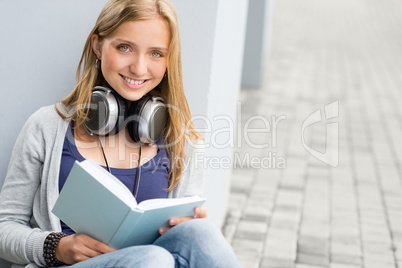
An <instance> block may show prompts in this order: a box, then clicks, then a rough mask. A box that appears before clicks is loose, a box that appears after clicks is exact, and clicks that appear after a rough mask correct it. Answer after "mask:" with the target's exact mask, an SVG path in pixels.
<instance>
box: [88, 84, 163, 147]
mask: <svg viewBox="0 0 402 268" xmlns="http://www.w3.org/2000/svg"><path fill="white" fill-rule="evenodd" d="M166 121H167V107H166V104H165V102H164V100H163V99H162V98H160V97H153V96H151V95H149V94H147V95H145V96H143V97H142V98H141V99H139V100H138V101H135V102H132V103H131V105H130V107H128V105H127V101H126V100H125V99H124V98H123V97H121V96H120V95H119V94H118V93H117V92H116V91H114V90H112V89H109V88H106V87H102V86H96V87H94V88H93V90H92V95H91V103H90V105H89V109H88V119H87V120H86V121H85V122H84V127H85V129H86V130H87V131H88V133H89V134H90V135H93V134H96V135H99V136H109V135H115V134H117V133H118V132H119V131H120V130H122V129H124V127H125V126H126V125H127V129H128V133H129V135H130V137H131V139H132V140H133V141H134V142H139V143H141V144H145V143H149V144H151V145H152V144H154V143H156V141H157V140H158V139H159V138H160V136H161V135H162V132H163V130H164V128H165V125H166Z"/></svg>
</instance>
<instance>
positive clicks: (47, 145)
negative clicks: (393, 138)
mask: <svg viewBox="0 0 402 268" xmlns="http://www.w3.org/2000/svg"><path fill="white" fill-rule="evenodd" d="M77 80H78V82H77V85H76V86H75V88H74V89H73V91H72V92H71V94H70V95H69V96H67V97H66V98H65V99H64V100H62V101H61V102H60V103H57V104H56V105H52V106H48V107H43V108H41V109H40V110H38V111H37V112H36V113H34V114H33V115H32V116H31V117H30V118H29V119H28V121H27V123H26V124H25V126H24V127H23V129H22V131H21V133H20V135H19V137H18V139H17V142H16V145H15V147H14V151H13V154H12V156H11V162H10V165H9V169H8V172H7V176H6V179H5V182H4V186H3V189H2V192H1V194H0V257H2V258H5V259H7V260H9V261H11V262H13V263H15V267H43V266H48V267H53V266H61V265H68V266H70V265H71V266H72V267H77V268H78V267H240V265H239V262H238V261H237V259H236V256H235V255H234V253H233V251H232V249H231V248H230V246H229V245H228V244H227V243H226V241H225V239H224V238H223V236H222V235H221V234H220V232H219V230H217V229H216V228H215V227H214V226H212V225H211V224H210V223H209V222H208V221H207V220H205V218H206V217H207V213H206V211H205V209H204V208H203V207H197V208H195V216H194V217H181V218H173V219H170V220H169V224H170V226H166V227H164V228H161V229H160V230H159V233H160V234H161V236H160V237H159V238H158V239H157V240H156V241H155V242H154V244H152V245H144V246H134V247H128V248H125V249H120V250H115V249H113V248H110V247H109V246H107V245H106V244H104V243H102V242H100V241H97V240H95V239H93V238H91V237H89V236H87V235H85V234H75V233H74V232H73V231H72V230H71V229H70V228H69V227H68V226H67V225H66V224H64V223H62V222H60V220H59V219H58V218H57V217H56V216H55V215H53V214H52V212H51V209H52V208H53V205H54V203H55V202H56V200H57V197H58V194H59V192H60V190H61V188H62V187H63V185H64V182H65V180H66V178H67V175H68V173H69V171H70V170H71V167H72V165H73V163H74V161H75V160H78V161H82V160H84V159H92V160H94V161H95V162H97V163H98V164H100V165H103V166H105V167H107V168H108V169H109V170H110V172H111V173H112V174H114V175H115V176H116V177H118V178H119V179H120V180H121V181H122V182H123V183H124V184H125V185H126V186H127V187H128V188H130V189H131V190H133V193H134V194H135V196H136V198H137V200H138V201H142V200H145V199H152V198H178V197H184V196H191V195H201V194H202V184H203V170H202V165H198V166H197V165H195V163H194V162H193V161H194V157H195V156H196V155H197V154H202V149H200V148H201V147H200V146H197V145H199V144H200V143H201V137H200V135H199V134H198V132H197V131H196V130H195V129H194V126H193V124H192V123H191V120H190V111H189V107H188V105H187V101H186V98H185V95H184V90H183V84H182V70H181V54H180V40H179V32H178V23H177V17H176V13H175V10H174V7H173V5H172V3H171V2H170V0H110V1H109V2H108V3H107V4H106V6H105V7H104V9H103V10H102V12H101V14H100V15H99V18H98V20H97V22H96V25H95V27H94V28H93V30H92V32H91V33H90V35H89V37H88V39H87V42H86V44H85V48H84V52H83V55H82V58H81V61H80V63H79V66H78V69H77ZM96 94H100V95H101V97H102V98H105V99H106V100H107V101H110V103H112V104H113V105H111V106H115V105H117V106H119V107H120V108H119V109H118V111H119V113H118V114H117V117H116V118H113V116H110V114H112V112H113V111H112V110H113V109H112V107H111V106H110V107H109V109H110V110H107V111H105V110H102V109H101V108H99V107H95V108H96V109H98V110H96V109H95V110H96V112H94V110H93V106H92V105H93V104H94V99H96V98H97V95H96ZM147 96H153V97H158V98H151V99H150V100H152V101H154V100H159V101H160V100H161V99H159V98H162V99H163V100H164V102H165V103H166V106H164V105H163V103H162V102H161V103H162V107H167V116H166V118H165V117H164V113H163V112H162V115H160V116H159V115H158V116H156V119H155V120H154V121H155V122H154V121H152V120H151V121H152V122H151V121H150V122H147V124H148V123H149V125H151V126H148V127H153V128H154V129H153V131H156V132H158V131H160V130H162V134H161V136H160V137H157V136H158V135H157V134H155V137H154V136H152V135H151V136H152V137H148V136H149V135H148V136H147V135H145V136H144V135H143V129H141V130H137V128H135V127H134V126H133V124H134V125H135V124H136V123H135V122H134V123H132V122H131V121H133V120H134V119H135V118H130V116H128V117H127V115H124V116H122V114H121V113H123V114H127V113H128V114H129V115H136V113H137V112H138V111H137V108H134V109H133V108H132V107H138V105H139V104H138V103H141V101H143V100H144V97H147ZM147 101H149V99H148V100H146V101H145V102H144V103H145V104H146V103H147ZM98 104H99V103H98ZM145 104H144V105H145ZM95 106H96V105H95ZM124 111H125V112H124ZM102 112H105V113H102ZM105 117H106V118H107V120H106V124H104V125H103V124H102V122H100V121H102V120H103V119H105ZM122 118H123V119H122ZM94 120H95V121H94ZM128 121H130V122H128ZM152 124H153V125H152ZM161 124H163V126H159V125H161ZM137 127H138V126H137ZM155 129H156V130H155ZM152 133H153V132H152ZM140 167H142V171H140ZM147 168H148V169H149V170H147ZM138 172H139V173H141V174H140V175H141V180H138V181H137V179H136V178H137V176H138ZM172 227H173V228H172Z"/></svg>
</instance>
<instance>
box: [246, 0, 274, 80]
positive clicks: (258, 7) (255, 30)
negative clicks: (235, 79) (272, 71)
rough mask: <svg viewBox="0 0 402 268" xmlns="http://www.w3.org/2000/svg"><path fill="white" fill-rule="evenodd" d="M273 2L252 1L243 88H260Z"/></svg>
mask: <svg viewBox="0 0 402 268" xmlns="http://www.w3.org/2000/svg"><path fill="white" fill-rule="evenodd" d="M272 2H273V0H250V1H249V9H248V16H247V33H246V43H245V47H244V61H243V74H242V86H243V87H260V86H261V80H262V67H263V66H262V65H263V62H264V54H265V53H264V52H265V51H266V50H267V44H268V38H269V37H268V27H267V26H269V23H268V20H269V19H270V14H269V12H270V11H271V6H272Z"/></svg>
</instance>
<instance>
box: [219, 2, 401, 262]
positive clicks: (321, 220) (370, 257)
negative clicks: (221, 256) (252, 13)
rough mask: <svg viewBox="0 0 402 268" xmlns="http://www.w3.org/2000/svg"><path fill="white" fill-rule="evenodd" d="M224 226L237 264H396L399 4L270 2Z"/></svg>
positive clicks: (243, 98) (242, 104)
mask: <svg viewBox="0 0 402 268" xmlns="http://www.w3.org/2000/svg"><path fill="white" fill-rule="evenodd" d="M270 27H271V32H270V36H269V40H270V41H269V47H267V51H268V53H267V56H266V58H265V59H264V61H265V65H264V78H263V81H262V86H261V87H260V88H257V89H251V88H244V89H242V91H241V94H240V100H239V106H238V109H241V119H240V121H241V126H242V129H248V130H251V131H249V132H243V133H242V134H241V135H239V136H237V142H236V144H237V148H236V149H235V152H234V167H233V171H232V178H231V184H232V186H231V194H230V207H229V210H228V214H227V218H226V223H225V226H224V228H223V232H224V235H225V237H226V238H227V239H228V241H229V242H230V243H231V244H232V246H233V248H234V250H235V252H236V254H237V256H238V257H239V259H240V261H241V263H242V265H243V267H244V268H257V267H258V268H285V267H286V268H287V267H295V268H323V267H329V268H358V267H366V268H371V267H375V268H388V267H402V166H401V163H402V105H401V103H402V1H400V0H387V1H382V0H353V1H351V0H336V1H335V0H331V1H330V0H276V1H274V8H273V12H272V19H271V23H270Z"/></svg>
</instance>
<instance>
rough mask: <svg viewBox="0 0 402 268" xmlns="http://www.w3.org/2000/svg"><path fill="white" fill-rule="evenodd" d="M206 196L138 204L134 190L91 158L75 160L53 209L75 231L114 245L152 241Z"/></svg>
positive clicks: (199, 204)
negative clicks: (162, 228) (132, 191)
mask: <svg viewBox="0 0 402 268" xmlns="http://www.w3.org/2000/svg"><path fill="white" fill-rule="evenodd" d="M204 202H205V199H204V198H201V197H199V196H191V197H184V198H159V199H149V200H145V201H142V202H140V203H139V204H137V201H136V200H135V198H134V196H133V194H132V193H131V191H130V190H129V189H128V188H127V187H126V186H125V185H124V184H123V183H122V182H121V181H120V180H119V179H117V178H116V177H115V176H113V175H112V174H111V173H109V172H108V171H107V170H105V169H104V168H103V167H101V166H99V165H98V164H97V163H95V162H94V161H92V160H89V159H88V160H84V161H82V162H78V161H76V162H75V163H74V165H73V167H72V169H71V171H70V173H69V175H68V177H67V180H66V182H65V184H64V186H63V188H62V190H61V191H60V195H59V197H58V199H57V201H56V203H55V205H54V207H53V209H52V212H53V214H55V215H56V216H57V217H58V218H59V219H60V220H62V221H63V222H64V223H65V224H67V225H68V226H69V227H70V228H71V229H72V230H73V231H74V232H76V233H82V234H86V235H89V236H90V237H92V238H94V239H97V240H99V241H102V242H104V243H105V244H107V245H109V246H110V247H112V248H115V249H120V248H124V247H128V246H134V245H146V244H152V243H153V242H154V241H155V240H156V239H157V238H158V237H159V236H160V235H159V232H158V231H159V228H161V227H166V226H169V219H170V218H174V217H186V216H194V215H195V214H194V208H195V207H198V206H201V205H202V204H203V203H204Z"/></svg>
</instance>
